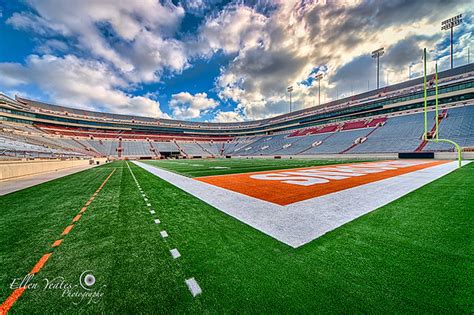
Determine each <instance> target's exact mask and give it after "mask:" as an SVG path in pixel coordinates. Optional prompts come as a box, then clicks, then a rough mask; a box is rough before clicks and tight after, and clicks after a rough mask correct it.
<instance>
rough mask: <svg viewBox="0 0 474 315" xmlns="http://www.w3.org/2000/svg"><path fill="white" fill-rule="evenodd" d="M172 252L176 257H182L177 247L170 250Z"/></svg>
mask: <svg viewBox="0 0 474 315" xmlns="http://www.w3.org/2000/svg"><path fill="white" fill-rule="evenodd" d="M170 253H171V256H173V258H174V259H176V258H179V257H181V254H180V253H179V252H178V250H177V249H176V248H173V249H172V250H170Z"/></svg>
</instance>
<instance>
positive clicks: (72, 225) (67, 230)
mask: <svg viewBox="0 0 474 315" xmlns="http://www.w3.org/2000/svg"><path fill="white" fill-rule="evenodd" d="M73 227H74V224H71V225H69V226H68V227H67V228H65V229H64V231H63V233H62V234H61V235H67V234H68V233H69V232H71V230H72V228H73Z"/></svg>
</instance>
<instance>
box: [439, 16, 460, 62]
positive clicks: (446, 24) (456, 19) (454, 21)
mask: <svg viewBox="0 0 474 315" xmlns="http://www.w3.org/2000/svg"><path fill="white" fill-rule="evenodd" d="M461 22H462V14H458V15H456V16H453V17H452V18H450V19H447V20H444V21H443V22H441V30H442V31H446V30H451V69H452V68H453V28H454V27H456V26H458V25H459V24H461Z"/></svg>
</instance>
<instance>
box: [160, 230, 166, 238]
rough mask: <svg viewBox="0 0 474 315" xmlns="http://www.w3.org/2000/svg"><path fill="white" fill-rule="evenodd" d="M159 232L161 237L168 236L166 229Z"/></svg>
mask: <svg viewBox="0 0 474 315" xmlns="http://www.w3.org/2000/svg"><path fill="white" fill-rule="evenodd" d="M160 234H161V237H162V238H165V237H168V232H166V231H161V232H160Z"/></svg>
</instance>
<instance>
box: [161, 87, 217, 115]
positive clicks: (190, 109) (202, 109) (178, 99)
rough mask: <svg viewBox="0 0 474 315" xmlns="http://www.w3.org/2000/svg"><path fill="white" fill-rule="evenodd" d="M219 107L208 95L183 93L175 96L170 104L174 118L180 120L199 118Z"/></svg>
mask: <svg viewBox="0 0 474 315" xmlns="http://www.w3.org/2000/svg"><path fill="white" fill-rule="evenodd" d="M217 106H219V103H218V102H217V101H216V100H214V99H212V98H208V97H207V94H206V93H197V94H195V95H192V94H190V93H188V92H181V93H178V94H173V96H172V97H171V101H170V102H169V107H170V108H171V109H172V111H173V113H172V115H173V117H175V118H178V119H193V118H199V117H201V116H202V115H203V114H206V113H208V112H209V111H210V110H212V109H214V108H216V107H217Z"/></svg>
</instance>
